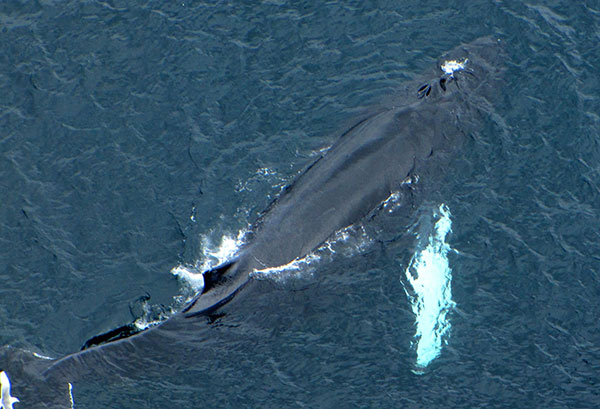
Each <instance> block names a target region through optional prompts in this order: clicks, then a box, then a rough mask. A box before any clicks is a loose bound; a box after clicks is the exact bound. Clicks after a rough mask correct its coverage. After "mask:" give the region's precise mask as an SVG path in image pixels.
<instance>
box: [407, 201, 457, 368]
mask: <svg viewBox="0 0 600 409" xmlns="http://www.w3.org/2000/svg"><path fill="white" fill-rule="evenodd" d="M435 216H437V217H439V219H438V220H437V222H436V223H435V226H434V229H433V231H432V232H431V233H430V234H429V237H428V241H427V243H426V246H425V248H423V249H421V250H419V251H417V252H416V253H415V254H414V255H413V257H412V259H411V261H410V263H409V266H408V268H407V269H406V272H405V274H406V279H407V280H408V282H409V283H410V285H411V286H412V291H409V290H408V289H407V288H405V291H406V294H407V296H408V298H409V300H410V302H411V304H412V310H413V312H414V314H415V316H416V320H415V326H416V333H415V336H414V339H415V341H414V342H415V343H416V352H417V361H416V366H417V372H415V373H422V372H420V370H422V369H424V368H425V367H427V366H428V365H429V364H430V363H431V361H433V360H434V359H435V358H437V357H438V356H439V355H440V353H441V350H442V344H443V343H444V342H447V335H448V333H449V330H450V321H449V320H448V319H447V314H448V312H449V311H450V310H452V309H453V308H454V306H455V305H456V304H455V302H454V301H453V300H452V291H451V281H452V269H451V268H450V265H449V262H448V251H449V250H450V246H449V245H448V244H447V243H446V236H447V235H448V233H450V232H451V231H452V221H451V219H450V216H451V214H450V210H449V209H448V207H447V206H446V205H444V204H442V205H441V206H440V207H439V209H438V211H437V212H436V215H435Z"/></svg>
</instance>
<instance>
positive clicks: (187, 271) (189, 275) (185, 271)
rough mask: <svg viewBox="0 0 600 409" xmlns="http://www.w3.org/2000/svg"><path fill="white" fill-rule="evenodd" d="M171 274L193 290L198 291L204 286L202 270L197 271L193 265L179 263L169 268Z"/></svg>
mask: <svg viewBox="0 0 600 409" xmlns="http://www.w3.org/2000/svg"><path fill="white" fill-rule="evenodd" d="M171 274H173V275H174V276H175V277H177V279H178V280H180V281H182V282H184V283H185V284H186V285H188V286H189V287H190V288H192V289H193V290H194V291H198V292H199V291H202V289H203V288H204V274H203V271H198V269H196V268H195V267H192V266H186V265H182V264H179V265H178V266H175V267H173V268H172V269H171Z"/></svg>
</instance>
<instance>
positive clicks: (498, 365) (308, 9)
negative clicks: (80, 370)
mask: <svg viewBox="0 0 600 409" xmlns="http://www.w3.org/2000/svg"><path fill="white" fill-rule="evenodd" d="M483 36H492V37H494V38H497V39H499V40H500V41H501V42H502V44H503V47H504V50H505V52H506V57H505V58H506V61H505V74H504V75H505V78H504V80H503V86H502V87H501V88H500V89H498V90H497V93H498V95H497V98H496V99H495V102H494V105H493V106H491V107H485V109H484V110H483V112H485V113H486V115H483V116H482V119H481V126H480V127H479V129H478V130H477V131H476V132H474V133H473V134H471V135H469V137H468V138H467V141H466V143H465V144H464V146H462V147H461V149H460V151H459V152H457V153H456V155H455V156H454V157H453V158H452V159H451V160H450V161H449V163H448V164H447V165H445V166H444V169H443V170H442V171H440V172H438V174H437V175H436V177H434V178H429V179H427V180H426V179H425V178H423V179H422V180H419V181H418V182H416V187H415V193H414V194H415V196H416V197H418V200H415V201H414V203H412V204H411V203H409V204H406V203H404V206H400V205H399V204H398V205H395V204H394V201H393V198H391V199H390V202H389V203H386V205H385V206H383V207H382V209H381V211H380V212H381V214H380V215H377V217H375V218H374V219H373V220H372V221H365V222H363V223H360V224H359V225H358V226H355V228H354V229H353V230H352V231H348V232H341V233H340V234H339V235H338V236H336V238H334V239H332V240H331V241H330V242H328V243H327V244H326V246H325V247H327V248H326V249H323V251H322V253H323V254H320V255H319V256H318V257H316V258H317V260H314V261H311V260H308V261H306V262H305V263H304V265H303V266H300V267H298V268H292V269H288V270H282V271H278V272H274V273H270V272H264V273H257V274H256V277H255V278H256V280H259V281H260V285H259V286H258V287H256V289H255V290H253V292H251V293H249V294H240V299H239V300H238V299H236V302H235V303H234V305H232V306H231V307H229V309H227V310H226V312H225V313H224V314H223V315H221V316H218V317H213V318H212V321H210V322H207V320H206V318H202V317H199V318H198V319H197V320H195V321H194V322H191V321H187V322H186V323H183V324H182V323H180V322H179V323H176V325H175V327H176V328H175V329H173V330H170V331H169V330H165V331H164V332H162V333H161V332H159V334H160V337H158V336H157V337H154V338H149V341H148V342H147V344H146V345H144V346H140V347H139V348H138V347H137V346H136V344H135V343H132V348H131V351H130V354H127V355H121V356H119V357H118V359H117V358H115V359H114V360H113V361H111V363H112V365H113V370H112V371H111V370H107V369H106V368H105V367H103V369H98V370H97V371H95V370H94V367H93V365H91V364H88V365H89V366H90V368H89V370H90V375H89V376H86V377H84V378H82V379H81V380H79V381H77V382H74V383H73V384H72V398H73V401H74V407H77V408H106V407H114V408H117V407H118V408H141V407H146V408H150V407H171V408H340V407H341V408H400V407H404V408H441V407H444V408H447V407H449V408H457V407H469V408H476V407H486V408H496V407H497V408H501V407H506V408H514V407H529V408H532V407H533V408H566V407H568V408H593V407H598V406H599V405H600V211H599V210H600V83H599V78H600V76H599V75H598V74H599V67H600V47H599V44H600V3H599V2H598V1H585V0H582V1H572V0H562V1H561V0H545V1H527V2H521V1H502V0H495V1H477V0H471V1H458V0H445V1H427V2H424V1H329V2H305V1H294V2H291V1H290V2H283V1H276V0H273V1H263V2H259V1H235V2H226V1H214V2H203V1H177V2H175V1H143V2H138V3H136V2H131V1H112V0H106V1H53V0H38V1H34V0H23V1H17V0H3V1H2V2H1V3H0V346H2V347H3V348H4V349H5V350H6V349H7V348H8V349H9V350H23V351H31V352H36V353H37V354H40V355H43V356H47V357H52V358H59V357H62V356H65V355H67V354H70V353H73V352H76V351H78V350H79V348H80V347H81V346H82V345H83V343H84V342H85V341H86V340H87V339H89V338H90V337H92V336H94V335H97V334H99V333H102V332H105V331H108V330H111V329H113V328H116V327H118V326H120V325H123V324H126V323H129V322H131V321H132V320H134V319H139V320H141V321H143V322H146V321H152V320H153V319H157V318H158V317H166V316H169V315H170V314H172V313H173V312H174V311H177V310H178V309H180V308H181V307H182V305H183V304H184V303H185V301H186V300H187V299H189V297H191V296H192V295H193V293H194V290H193V280H192V279H191V278H188V279H186V275H191V276H193V273H199V272H201V271H202V269H203V267H205V266H210V265H215V264H216V263H218V262H219V260H223V259H226V258H227V255H226V254H227V253H228V252H231V251H235V249H236V248H239V245H240V244H239V241H236V240H238V239H239V240H242V241H243V234H244V232H246V231H247V230H248V229H249V226H251V224H252V222H254V221H255V220H256V218H257V216H258V215H259V214H260V212H261V211H263V210H264V209H265V208H266V207H267V206H268V205H269V203H270V202H271V201H272V200H273V199H275V198H276V197H277V195H278V194H279V193H280V191H281V188H282V187H283V186H285V185H287V184H289V183H291V182H292V181H293V180H294V178H295V177H296V176H297V175H298V174H299V173H300V172H302V170H303V169H305V168H306V167H307V166H308V165H309V164H310V163H312V162H313V161H314V160H315V159H316V158H317V157H318V155H319V154H320V152H321V151H322V150H323V149H326V148H327V147H328V146H331V144H332V143H333V142H334V141H335V140H336V139H337V137H338V136H339V135H340V133H341V132H343V131H344V130H345V127H347V126H348V124H352V120H353V118H355V117H356V116H357V115H358V113H359V112H361V110H364V109H365V108H368V107H369V106H372V105H373V104H376V103H377V102H378V101H381V100H383V99H385V98H388V97H389V96H393V95H394V93H395V92H396V91H397V90H398V89H400V88H401V87H402V86H403V84H406V83H408V82H409V81H411V80H413V79H415V78H419V76H420V75H422V74H423V73H424V72H427V71H428V70H430V69H431V67H433V66H435V64H437V61H438V58H439V57H440V56H441V55H443V54H444V53H445V52H447V51H448V50H451V49H452V48H454V47H456V46H459V45H461V44H466V43H468V42H471V41H473V40H475V39H477V38H479V37H483ZM440 73H441V72H440ZM407 207H408V209H406V208H407ZM230 256H231V255H230ZM174 272H175V273H176V272H180V273H181V272H183V273H184V274H183V277H182V276H179V277H178V276H176V275H175V274H174ZM167 327H168V326H167ZM2 362H4V361H2V360H1V359H0V366H1V363H2ZM0 369H2V370H6V371H7V374H8V375H9V376H10V379H11V382H12V395H13V396H16V397H20V398H21V402H20V403H18V404H16V405H15V407H16V408H29V407H45V406H44V404H45V402H43V398H42V397H41V396H42V395H39V396H38V395H36V394H35V393H32V392H28V388H29V387H30V385H29V384H28V383H27V381H24V380H23V379H20V378H19V376H18V371H17V372H15V371H14V370H13V371H12V372H11V369H10V368H3V367H0ZM36 396H38V398H39V399H40V401H39V402H36V401H35V400H36ZM24 398H27V400H26V399H24ZM67 407H69V406H67Z"/></svg>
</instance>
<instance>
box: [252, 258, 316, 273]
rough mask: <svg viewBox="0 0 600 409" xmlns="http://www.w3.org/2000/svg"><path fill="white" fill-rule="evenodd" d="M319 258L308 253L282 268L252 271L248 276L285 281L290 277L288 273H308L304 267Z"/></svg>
mask: <svg viewBox="0 0 600 409" xmlns="http://www.w3.org/2000/svg"><path fill="white" fill-rule="evenodd" d="M319 258H320V257H319V256H318V255H316V254H314V253H310V254H308V255H306V256H304V257H302V258H297V259H294V260H292V261H291V262H289V263H287V264H284V265H282V266H277V267H269V268H263V269H260V270H254V271H253V272H252V273H250V276H251V277H253V278H258V279H261V278H266V277H269V278H279V279H285V278H288V277H289V276H290V273H299V272H308V270H307V268H306V267H307V266H308V265H309V264H310V263H312V262H314V261H317V260H319Z"/></svg>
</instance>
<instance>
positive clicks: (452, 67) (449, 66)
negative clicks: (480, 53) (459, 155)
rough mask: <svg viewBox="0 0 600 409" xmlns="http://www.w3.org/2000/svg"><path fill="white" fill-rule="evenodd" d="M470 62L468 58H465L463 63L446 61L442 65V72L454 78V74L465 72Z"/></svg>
mask: <svg viewBox="0 0 600 409" xmlns="http://www.w3.org/2000/svg"><path fill="white" fill-rule="evenodd" d="M468 62H469V59H468V58H465V59H464V60H462V61H457V60H448V61H444V63H443V64H442V66H441V67H440V68H441V69H442V71H444V74H446V75H449V76H451V77H452V76H454V73H455V72H456V71H461V70H464V69H465V66H466V65H467V63H468Z"/></svg>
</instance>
